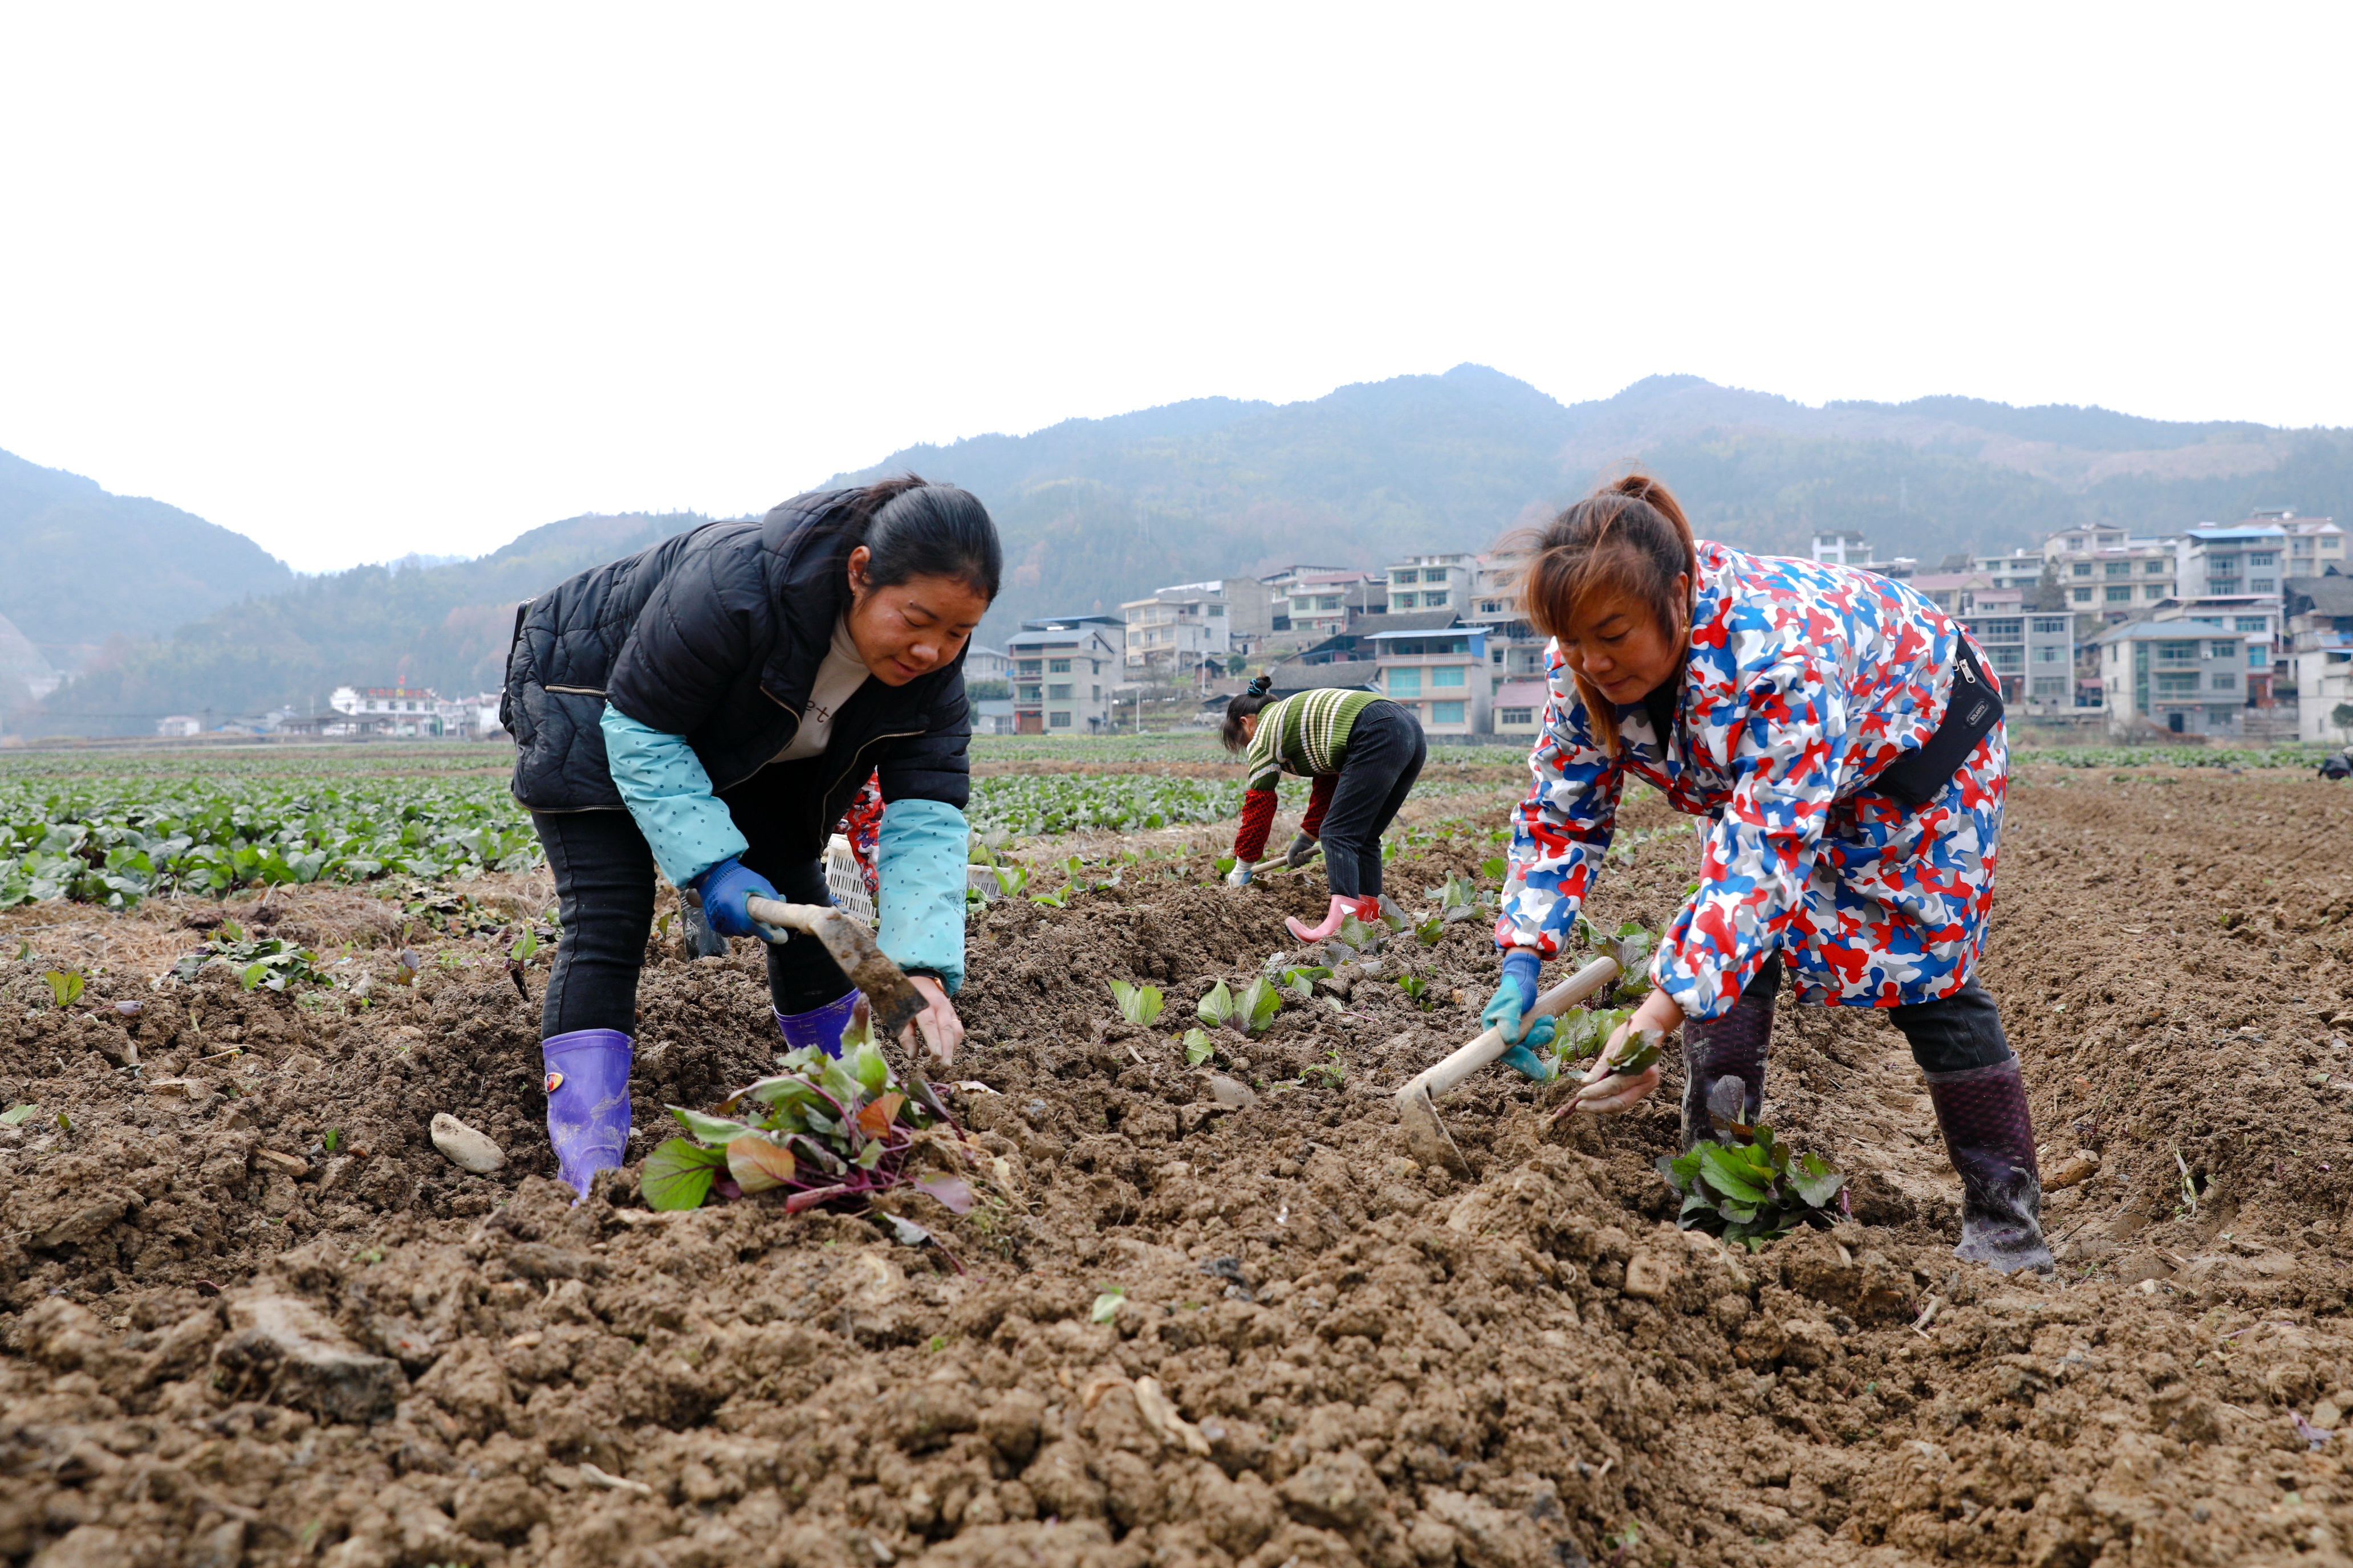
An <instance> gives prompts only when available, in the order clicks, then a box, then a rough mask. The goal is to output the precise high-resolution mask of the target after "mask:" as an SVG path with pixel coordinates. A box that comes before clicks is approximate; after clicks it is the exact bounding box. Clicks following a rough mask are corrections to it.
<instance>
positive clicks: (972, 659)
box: [964, 643, 1013, 680]
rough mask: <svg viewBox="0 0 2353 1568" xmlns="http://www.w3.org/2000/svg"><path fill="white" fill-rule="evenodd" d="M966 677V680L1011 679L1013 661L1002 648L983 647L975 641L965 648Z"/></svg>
mask: <svg viewBox="0 0 2353 1568" xmlns="http://www.w3.org/2000/svg"><path fill="white" fill-rule="evenodd" d="M964 678H965V679H966V680H1010V679H1012V678H1013V661H1012V660H1010V659H1008V658H1006V657H1005V651H1004V650H1003V649H1002V648H994V647H981V646H980V645H979V644H978V643H974V644H972V645H971V646H970V647H966V648H965V650H964Z"/></svg>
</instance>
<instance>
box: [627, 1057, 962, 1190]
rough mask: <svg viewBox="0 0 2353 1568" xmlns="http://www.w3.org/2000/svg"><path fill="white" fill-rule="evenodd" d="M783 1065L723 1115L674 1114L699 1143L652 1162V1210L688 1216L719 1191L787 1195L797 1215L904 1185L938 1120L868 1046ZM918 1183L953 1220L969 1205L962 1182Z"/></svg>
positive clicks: (676, 1144) (676, 1109)
mask: <svg viewBox="0 0 2353 1568" xmlns="http://www.w3.org/2000/svg"><path fill="white" fill-rule="evenodd" d="M777 1065H778V1066H779V1067H780V1068H782V1069H783V1070H782V1071H781V1072H779V1073H777V1074H776V1076H774V1077H771V1078H764V1079H760V1080H759V1081H758V1082H757V1083H754V1084H752V1085H750V1086H749V1087H748V1088H745V1089H740V1090H738V1091H737V1092H736V1093H735V1094H734V1095H733V1096H732V1097H731V1098H730V1099H729V1100H727V1101H726V1102H725V1103H724V1104H723V1105H722V1106H721V1107H720V1110H719V1113H718V1114H717V1115H711V1114H706V1113H705V1112H702V1111H699V1110H687V1109H686V1108H685V1107H683V1106H677V1105H673V1106H671V1107H670V1114H671V1115H672V1116H673V1117H676V1118H677V1119H678V1121H679V1123H680V1125H681V1126H683V1127H684V1128H685V1129H686V1130H687V1131H688V1132H689V1133H690V1134H691V1135H692V1140H693V1141H692V1142H690V1141H689V1140H688V1139H685V1138H672V1139H670V1140H668V1141H667V1142H664V1143H663V1144H662V1145H661V1146H660V1147H659V1148H658V1149H656V1150H655V1151H654V1152H652V1153H651V1154H649V1155H648V1156H647V1157H646V1163H645V1169H644V1172H643V1173H642V1174H641V1175H640V1177H639V1179H638V1187H639V1190H640V1191H641V1192H643V1193H644V1194H645V1198H646V1202H647V1204H648V1205H650V1206H652V1207H654V1208H657V1209H691V1208H696V1207H700V1206H701V1205H702V1204H703V1203H704V1202H705V1201H706V1200H707V1199H708V1198H709V1197H710V1196H711V1194H712V1193H713V1192H714V1191H717V1192H720V1193H721V1194H722V1195H723V1196H728V1197H733V1196H736V1195H741V1194H753V1193H761V1192H766V1191H768V1190H770V1189H772V1188H779V1187H781V1188H785V1189H787V1191H786V1198H785V1207H786V1210H787V1211H788V1212H792V1213H797V1212H799V1211H800V1210H803V1209H807V1208H811V1207H814V1206H816V1205H818V1204H824V1203H834V1202H837V1201H839V1202H842V1203H846V1204H850V1205H858V1204H862V1203H864V1202H866V1201H867V1200H870V1199H871V1197H872V1196H873V1195H874V1194H877V1193H881V1192H884V1191H887V1190H888V1189H890V1188H892V1187H895V1186H898V1185H900V1184H902V1183H904V1182H905V1181H906V1180H907V1175H906V1163H907V1157H908V1155H909V1154H910V1153H911V1152H913V1149H914V1146H915V1134H917V1133H919V1132H922V1131H925V1130H927V1129H929V1128H931V1127H932V1126H934V1125H935V1123H936V1121H937V1120H938V1118H937V1117H936V1116H934V1114H933V1112H932V1110H930V1109H928V1108H927V1107H926V1106H925V1105H924V1104H923V1103H921V1102H919V1101H918V1100H913V1099H911V1098H910V1097H909V1096H908V1094H907V1092H906V1091H905V1089H904V1087H903V1086H902V1085H901V1084H900V1083H899V1082H898V1081H897V1080H896V1079H894V1078H893V1077H892V1072H891V1068H890V1065H889V1063H888V1062H886V1061H885V1060H884V1059H883V1057H882V1053H881V1050H879V1049H878V1048H876V1047H875V1045H874V1042H873V1041H872V1040H871V1038H867V1039H861V1040H860V1041H858V1042H857V1043H856V1044H855V1045H851V1044H849V1042H847V1041H845V1043H844V1050H843V1054H842V1056H841V1057H840V1058H839V1059H836V1058H832V1057H829V1056H828V1055H826V1054H825V1052H824V1051H823V1050H821V1049H819V1048H818V1047H815V1046H804V1047H800V1048H799V1049H797V1050H794V1051H788V1052H786V1054H785V1055H784V1056H782V1057H780V1058H777ZM917 1092H918V1093H920V1092H922V1091H921V1086H918V1090H917ZM723 1182H724V1183H725V1184H726V1185H725V1186H724V1187H723V1186H722V1185H721V1184H722V1183H723ZM915 1185H916V1186H917V1187H918V1188H919V1189H920V1190H922V1191H924V1192H927V1193H930V1194H932V1195H933V1196H934V1197H936V1198H938V1199H939V1200H940V1201H941V1202H942V1203H944V1204H945V1205H947V1206H948V1207H949V1208H950V1209H951V1210H952V1211H953V1212H955V1213H958V1214H961V1213H963V1212H965V1209H968V1208H969V1207H971V1205H972V1195H971V1192H970V1189H969V1188H968V1187H966V1186H965V1184H964V1183H963V1182H962V1181H960V1180H950V1181H945V1182H932V1183H916V1184H915ZM959 1204H961V1205H962V1206H961V1207H959V1206H958V1205H959Z"/></svg>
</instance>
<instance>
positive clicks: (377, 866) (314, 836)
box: [0, 746, 1242, 909]
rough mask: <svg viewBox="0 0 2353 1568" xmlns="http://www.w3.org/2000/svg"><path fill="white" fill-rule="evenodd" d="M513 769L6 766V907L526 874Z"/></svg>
mask: <svg viewBox="0 0 2353 1568" xmlns="http://www.w3.org/2000/svg"><path fill="white" fill-rule="evenodd" d="M511 754H512V753H509V752H503V751H490V750H487V749H485V748H480V747H472V748H430V747H422V746H419V747H414V748H410V747H403V748H400V749H399V750H398V751H388V750H387V749H385V748H384V747H382V746H376V747H333V748H330V747H319V748H306V749H304V751H302V752H292V751H280V750H270V751H267V752H262V751H250V752H223V753H217V754H206V755H196V756H192V755H189V754H187V753H170V752H140V753H132V754H127V755H124V754H116V755H101V756H90V755H88V754H84V753H71V752H43V753H34V752H24V753H16V754H14V755H10V756H8V757H7V758H5V761H0V908H10V907H13V906H16V905H18V904H26V903H37V902H41V901H43V900H51V899H70V900H77V901H80V902H86V903H94V904H101V905H104V906H106V907H108V908H111V909H125V908H129V907H130V906H132V905H133V904H136V903H137V902H138V901H139V900H142V899H145V898H151V897H155V896H158V895H164V894H171V893H221V892H226V891H228V890H230V889H237V888H244V887H257V886H269V885H276V884H280V883H289V882H292V883H308V882H322V881H326V882H364V881H366V880H369V879H374V878H378V877H385V876H398V877H402V878H406V879H425V880H444V879H450V878H464V877H468V876H473V875H479V874H480V873H481V872H484V871H515V870H525V869H528V868H532V867H533V866H536V865H538V864H539V863H540V861H541V854H540V848H539V841H538V839H537V838H536V837H534V836H533V833H532V830H531V820H530V818H529V816H527V815H526V814H525V813H524V812H523V811H522V808H521V807H519V806H518V805H515V803H514V801H513V799H512V797H511V796H510V795H508V793H507V774H506V763H507V761H508V759H509V758H510V756H511ZM1105 760H1107V761H1108V760H1111V759H1108V758H1107V759H1105ZM1120 760H1125V758H1124V755H1123V757H1122V758H1121V759H1120ZM395 770H397V771H395ZM1241 793H1242V786H1241V780H1240V770H1239V769H1237V770H1235V776H1234V777H1232V778H1230V779H1216V778H1212V779H1198V778H1179V777H1174V776H1170V775H1165V774H1158V773H1122V774H1114V775H1089V774H1082V773H1026V774H1018V775H1004V776H996V777H989V776H984V777H979V778H976V779H975V780H973V786H972V802H971V805H970V808H969V811H968V814H967V815H968V816H970V818H971V821H972V824H973V826H974V827H975V829H976V830H978V831H981V832H987V833H992V834H998V835H1002V836H1003V837H1005V838H1031V837H1039V836H1041V835H1045V834H1053V833H1068V832H1072V831H1076V830H1080V829H1085V828H1109V829H1118V830H1128V831H1134V830H1140V829H1148V828H1155V827H1168V826H1182V825H1186V824H1193V823H1210V822H1217V821H1221V820H1224V819H1226V818H1229V817H1232V816H1236V815H1238V814H1239V812H1240V809H1241Z"/></svg>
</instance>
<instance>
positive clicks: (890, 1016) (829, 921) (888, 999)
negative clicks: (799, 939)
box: [744, 898, 925, 1040]
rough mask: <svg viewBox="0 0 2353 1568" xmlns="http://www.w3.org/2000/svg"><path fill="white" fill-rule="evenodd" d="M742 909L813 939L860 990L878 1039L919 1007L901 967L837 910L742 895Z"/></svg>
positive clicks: (919, 997)
mask: <svg viewBox="0 0 2353 1568" xmlns="http://www.w3.org/2000/svg"><path fill="white" fill-rule="evenodd" d="M744 912H745V913H747V914H749V915H750V916H751V917H752V918H753V919H754V920H755V921H759V922H761V923H762V924H764V925H772V926H780V927H782V928H784V929H785V930H786V931H800V932H802V933H803V934H805V935H807V936H813V937H815V938H817V940H818V943H819V944H820V945H821V946H823V947H824V949H825V951H826V952H827V953H828V954H829V955H830V956H831V957H832V959H833V962H834V963H837V964H839V965H840V967H841V972H842V973H844V974H846V975H848V976H849V983H850V984H852V985H855V986H857V987H858V988H859V989H860V991H863V992H864V993H866V1005H867V1007H868V1010H869V1013H870V1016H871V1017H872V1019H873V1021H874V1032H875V1035H876V1037H878V1038H881V1039H885V1040H895V1039H897V1038H898V1037H899V1033H900V1031H901V1030H902V1029H904V1028H906V1027H907V1026H909V1025H910V1024H913V1022H914V1021H915V1020H916V1018H917V1017H919V1016H921V1015H922V1014H923V1007H924V1005H925V1004H924V1002H923V993H922V992H920V991H918V990H916V989H915V985H914V982H913V981H911V980H909V979H908V978H907V976H906V973H905V972H904V971H902V969H901V968H900V967H899V966H898V965H897V964H895V963H892V962H891V960H890V957H889V956H888V955H887V954H885V953H884V952H883V951H882V950H881V948H880V947H878V946H876V945H875V942H874V938H873V936H872V934H871V933H870V932H869V931H867V929H866V928H865V927H864V926H861V925H860V924H859V923H858V922H857V921H854V920H852V919H850V918H849V916H848V915H846V914H843V913H842V912H841V911H840V910H836V909H831V908H828V907H827V906H824V905H821V904H786V903H780V902H778V901H777V900H774V899H761V898H753V899H747V900H744Z"/></svg>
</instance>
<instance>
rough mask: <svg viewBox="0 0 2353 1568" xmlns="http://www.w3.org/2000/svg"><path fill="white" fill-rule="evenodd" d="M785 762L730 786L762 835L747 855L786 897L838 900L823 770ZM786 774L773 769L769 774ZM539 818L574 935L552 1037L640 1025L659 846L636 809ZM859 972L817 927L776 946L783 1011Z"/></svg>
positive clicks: (563, 959)
mask: <svg viewBox="0 0 2353 1568" xmlns="http://www.w3.org/2000/svg"><path fill="white" fill-rule="evenodd" d="M806 766H807V764H804V763H779V764H776V765H774V766H770V767H767V768H764V769H762V770H761V771H760V772H759V773H757V774H755V775H754V776H753V777H752V778H751V779H750V780H748V781H747V782H746V783H745V784H743V785H742V786H739V787H738V788H736V789H732V790H729V791H728V792H727V805H728V809H729V811H730V812H731V813H732V814H733V816H734V818H735V826H736V827H737V828H738V829H739V830H740V831H741V832H742V833H743V835H744V837H745V838H747V839H749V840H750V841H751V845H752V847H750V848H749V849H747V850H745V851H744V865H746V866H748V867H750V868H752V869H753V870H754V871H757V872H759V873H760V875H762V876H763V877H765V878H767V879H768V880H769V881H770V882H771V883H772V884H774V885H775V887H776V892H777V894H778V896H780V897H781V898H783V899H784V900H785V901H786V903H794V904H829V903H831V902H832V901H833V900H832V899H831V898H830V897H828V895H827V893H826V890H825V864H824V861H823V860H822V859H821V858H819V857H820V856H822V855H823V854H824V851H825V829H826V828H829V827H830V826H831V824H826V825H824V826H823V827H813V826H812V822H813V820H814V819H813V818H810V817H809V815H808V810H807V799H806V798H805V797H806V796H807V794H808V789H809V787H811V786H812V785H813V784H814V782H815V781H814V780H813V779H812V778H810V777H807V776H806V775H805V774H804V773H802V772H801V771H800V770H803V769H805V767H806ZM772 774H773V775H776V776H774V777H771V776H770V775H772ZM531 824H532V826H533V827H534V828H536V829H537V830H538V832H539V841H540V843H541V844H542V845H543V846H544V847H546V850H547V868H548V869H549V870H550V871H551V872H553V873H554V876H555V897H556V900H557V906H558V908H559V910H561V913H562V917H563V921H564V940H563V942H561V943H560V944H559V945H558V946H557V948H556V950H555V965H554V972H553V973H551V974H550V975H549V976H548V981H547V995H546V997H545V999H544V1000H543V1002H542V1004H541V1005H540V1019H539V1033H540V1037H541V1038H542V1039H553V1038H554V1037H555V1036H557V1035H568V1034H571V1033H573V1032H574V1031H575V1030H579V1029H618V1030H619V1031H620V1032H621V1033H623V1034H625V1035H629V1036H633V1037H634V1036H635V1035H636V1034H637V1032H638V969H639V968H641V967H642V966H643V964H644V963H645V956H646V941H647V939H648V938H649V937H650V936H651V935H652V934H653V927H654V852H653V847H651V846H650V845H649V844H648V843H647V842H646V837H645V835H644V834H642V833H639V832H638V825H637V823H636V822H635V821H634V820H632V819H631V817H630V816H629V814H628V812H626V811H561V812H557V811H547V812H541V811H535V812H533V813H532V815H531ZM847 990H849V976H847V975H845V974H843V973H842V972H841V969H840V966H839V965H838V964H836V963H834V962H833V960H832V958H830V957H829V956H828V954H827V952H826V951H825V949H824V948H823V947H822V946H820V945H819V944H818V942H815V941H814V940H812V939H810V938H807V937H795V938H794V939H793V940H792V941H790V942H783V943H779V944H775V945H771V946H770V947H769V948H768V994H769V995H770V996H771V997H772V998H773V999H774V1000H775V1003H776V1010H777V1011H778V1012H782V1013H806V1012H807V1011H808V1010H809V1009H810V1008H812V1007H822V1006H824V1005H826V1004H827V1003H828V1002H831V1001H833V1000H834V999H835V998H836V997H839V995H840V994H842V993H843V992H845V991H847Z"/></svg>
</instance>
